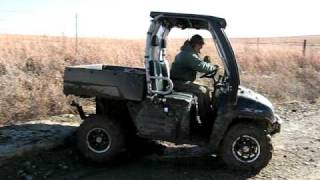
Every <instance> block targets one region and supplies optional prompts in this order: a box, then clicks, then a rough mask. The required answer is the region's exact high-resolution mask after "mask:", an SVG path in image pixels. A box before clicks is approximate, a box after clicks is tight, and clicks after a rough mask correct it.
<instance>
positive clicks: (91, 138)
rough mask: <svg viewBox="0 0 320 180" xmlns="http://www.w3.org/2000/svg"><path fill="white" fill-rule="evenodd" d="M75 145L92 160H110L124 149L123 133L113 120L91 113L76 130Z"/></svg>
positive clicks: (100, 161) (99, 161)
mask: <svg viewBox="0 0 320 180" xmlns="http://www.w3.org/2000/svg"><path fill="white" fill-rule="evenodd" d="M77 146H78V149H79V150H80V152H81V154H82V155H83V156H84V157H85V158H86V159H88V160H90V161H92V162H98V163H102V162H110V161H112V160H114V159H115V158H116V157H117V156H118V155H119V154H120V153H121V152H122V151H123V150H124V147H125V142H124V134H123V132H122V129H121V127H120V125H119V123H117V122H116V121H115V120H113V119H109V118H107V117H104V116H98V115H91V116H89V117H87V118H86V119H85V121H84V122H83V123H82V124H81V125H80V127H79V129H78V131H77Z"/></svg>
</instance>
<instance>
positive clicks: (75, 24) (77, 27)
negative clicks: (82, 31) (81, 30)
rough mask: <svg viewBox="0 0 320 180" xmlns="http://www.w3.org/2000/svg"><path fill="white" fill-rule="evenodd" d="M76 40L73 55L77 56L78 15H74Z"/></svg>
mask: <svg viewBox="0 0 320 180" xmlns="http://www.w3.org/2000/svg"><path fill="white" fill-rule="evenodd" d="M75 25H76V40H75V53H76V55H77V54H78V14H77V13H76V24H75Z"/></svg>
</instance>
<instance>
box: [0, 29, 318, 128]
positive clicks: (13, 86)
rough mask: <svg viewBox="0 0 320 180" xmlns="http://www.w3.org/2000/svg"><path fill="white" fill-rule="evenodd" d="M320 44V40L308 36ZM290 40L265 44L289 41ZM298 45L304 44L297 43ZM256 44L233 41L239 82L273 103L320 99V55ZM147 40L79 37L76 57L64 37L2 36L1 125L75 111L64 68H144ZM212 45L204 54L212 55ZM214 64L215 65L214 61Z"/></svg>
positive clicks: (171, 46)
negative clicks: (67, 92) (66, 88)
mask: <svg viewBox="0 0 320 180" xmlns="http://www.w3.org/2000/svg"><path fill="white" fill-rule="evenodd" d="M308 38H309V39H311V40H313V41H315V42H314V43H316V41H317V40H318V42H320V38H318V37H308ZM288 40H293V39H290V38H278V39H261V40H260V41H259V42H262V41H265V42H286V41H288ZM294 40H295V41H299V42H300V41H301V42H302V41H303V39H302V38H295V39H294ZM251 41H253V42H255V41H256V40H255V39H233V40H232V44H233V46H234V50H235V54H236V56H237V61H238V62H239V66H240V73H241V83H242V84H243V85H245V86H249V87H250V88H253V89H255V90H257V91H259V92H261V93H263V94H265V95H267V96H268V97H269V98H271V99H272V100H273V101H277V102H282V101H291V100H303V101H309V102H310V101H311V102H315V101H317V100H319V94H320V86H319V84H320V59H319V58H320V53H319V49H316V46H314V47H312V49H307V53H306V56H303V55H302V45H301V46H286V45H283V44H282V45H265V44H264V45H263V44H261V45H259V46H257V45H252V44H247V43H248V42H251ZM144 42H145V41H144V40H116V39H98V38H81V39H80V40H79V46H78V52H77V53H76V52H75V46H74V44H75V43H74V40H73V39H72V38H66V37H47V36H17V35H15V36H13V35H2V36H0V92H1V96H0V122H6V121H9V120H17V119H19V120H22V119H29V118H34V117H40V116H48V115H53V114H60V113H68V112H71V111H72V109H71V108H70V106H69V99H68V98H67V97H65V96H64V95H63V92H62V79H63V70H64V67H65V66H69V65H77V64H93V63H103V64H112V65H126V66H143V57H144ZM182 42H183V40H171V41H169V42H168V59H169V60H173V59H174V56H175V54H176V53H177V52H178V50H179V48H180V45H181V44H182ZM210 48H213V45H212V44H210V43H208V46H207V48H206V49H204V50H203V54H205V55H206V54H209V55H210V56H212V57H214V58H213V59H217V58H216V55H215V54H213V53H212V51H210ZM213 62H214V63H215V62H217V61H215V60H214V61H213Z"/></svg>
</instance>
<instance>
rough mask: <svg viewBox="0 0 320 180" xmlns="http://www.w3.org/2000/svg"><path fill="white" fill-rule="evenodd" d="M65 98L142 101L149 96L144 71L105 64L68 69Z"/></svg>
mask: <svg viewBox="0 0 320 180" xmlns="http://www.w3.org/2000/svg"><path fill="white" fill-rule="evenodd" d="M63 92H64V93H65V94H66V95H69V94H71V95H76V96H81V97H105V98H112V99H119V100H132V101H141V100H143V98H144V96H145V93H146V78H145V69H142V68H132V67H120V66H108V65H102V64H95V65H80V66H69V67H67V68H66V69H65V72H64V90H63Z"/></svg>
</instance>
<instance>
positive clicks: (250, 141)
mask: <svg viewBox="0 0 320 180" xmlns="http://www.w3.org/2000/svg"><path fill="white" fill-rule="evenodd" d="M232 154H233V156H234V157H235V158H236V159H237V160H238V161H240V162H243V163H251V162H253V161H255V160H256V159H257V158H258V157H259V156H260V144H259V142H258V141H257V139H256V138H254V137H252V136H248V135H242V136H240V137H238V138H237V139H236V140H235V141H234V142H233V143H232Z"/></svg>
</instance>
